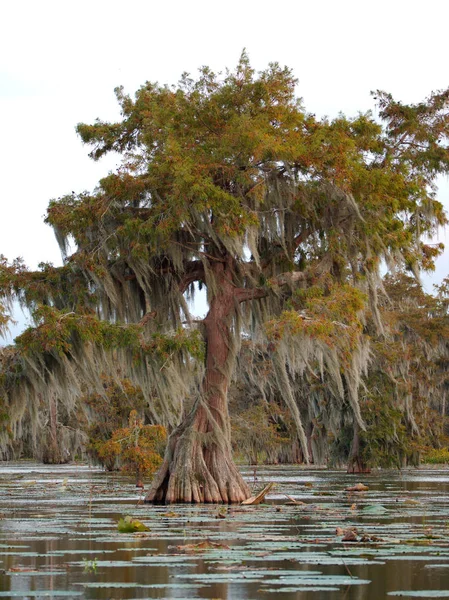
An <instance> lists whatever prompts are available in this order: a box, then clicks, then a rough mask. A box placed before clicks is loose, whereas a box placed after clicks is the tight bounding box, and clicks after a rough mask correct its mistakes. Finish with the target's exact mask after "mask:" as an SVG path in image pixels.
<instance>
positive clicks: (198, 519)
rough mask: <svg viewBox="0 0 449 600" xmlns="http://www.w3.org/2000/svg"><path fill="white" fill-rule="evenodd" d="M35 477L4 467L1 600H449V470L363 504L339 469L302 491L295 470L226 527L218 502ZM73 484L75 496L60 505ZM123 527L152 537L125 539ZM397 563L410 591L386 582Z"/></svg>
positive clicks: (123, 481)
mask: <svg viewBox="0 0 449 600" xmlns="http://www.w3.org/2000/svg"><path fill="white" fill-rule="evenodd" d="M15 469H17V470H15ZM27 469H28V471H27V470H26V469H25V468H24V465H23V464H22V463H21V464H18V465H17V467H16V466H15V465H13V464H10V465H8V470H9V472H8V473H4V472H3V471H0V512H1V513H2V514H4V517H3V519H2V521H1V523H0V589H1V590H2V593H1V594H0V598H5V597H10V598H15V597H23V598H30V599H31V598H33V599H34V598H38V599H40V598H45V597H48V594H49V591H48V590H53V591H52V596H51V597H54V598H58V596H65V597H74V598H75V597H78V596H83V597H86V598H94V597H95V598H99V599H101V598H118V597H120V598H122V599H123V600H131V598H136V597H139V596H141V597H152V598H166V597H169V596H170V597H174V596H173V594H175V595H176V597H178V596H179V597H180V596H183V597H186V598H195V597H198V596H201V593H200V591H199V590H200V589H202V588H207V594H206V595H207V596H208V597H216V598H222V597H225V596H227V597H239V598H242V600H244V599H246V598H248V599H250V598H259V597H267V598H268V597H270V596H271V595H276V597H277V596H278V595H279V597H280V598H282V600H297V594H298V593H301V600H303V599H304V600H311V599H313V600H317V598H318V597H320V598H321V595H320V594H322V595H323V598H325V599H326V600H340V598H341V597H342V595H343V594H346V597H347V598H348V600H351V599H353V598H356V597H360V596H357V595H356V590H357V589H359V590H361V591H360V592H357V593H362V594H363V598H364V600H365V599H366V600H377V599H378V598H381V597H386V596H387V594H389V595H391V596H403V597H405V598H407V597H410V598H412V597H418V598H419V597H421V598H439V597H440V598H444V597H448V596H447V592H446V591H445V590H447V589H449V524H448V518H447V514H448V513H449V471H423V470H419V471H406V472H403V473H400V472H388V473H381V472H379V473H373V474H371V475H367V476H366V478H365V484H366V485H367V486H368V487H369V492H368V493H366V494H360V493H359V494H358V495H357V497H356V499H354V496H351V497H349V496H348V492H347V491H346V489H347V488H348V487H351V485H353V480H352V479H351V477H350V476H348V475H346V474H343V473H341V472H337V471H334V472H332V471H310V472H307V480H311V481H313V487H306V486H305V485H304V481H305V479H306V478H305V476H304V471H301V470H300V469H298V467H282V468H280V467H269V468H259V472H258V478H259V481H258V482H256V484H257V487H258V488H259V489H261V488H263V487H264V485H265V483H266V482H267V481H276V489H275V490H274V492H273V493H271V494H269V495H268V496H267V497H266V499H265V501H264V502H265V503H264V504H261V505H258V506H257V505H249V506H237V505H236V506H229V507H226V508H225V509H224V510H223V514H224V516H225V518H224V519H221V518H217V507H216V506H211V505H177V506H176V507H173V509H170V510H168V509H167V507H166V506H148V505H138V504H137V500H138V494H139V492H138V490H136V488H135V482H134V481H131V480H130V479H127V478H126V477H124V476H123V475H117V474H111V473H105V472H103V471H100V470H97V469H92V470H90V471H89V470H85V469H84V467H80V471H79V473H82V476H77V475H78V472H77V470H78V467H76V466H69V465H67V466H65V467H64V468H61V467H55V468H54V469H55V471H53V470H52V469H53V468H50V467H46V466H40V465H34V464H29V465H28V467H27ZM32 470H33V473H32V474H31V471H32ZM18 474H23V475H24V477H23V478H21V479H19V478H18V477H17V475H18ZM244 474H246V475H247V479H248V480H249V479H250V477H251V475H252V470H249V469H248V471H247V472H246V471H244ZM65 479H67V482H68V483H67V486H71V487H73V489H72V490H71V491H70V492H64V495H63V496H61V495H59V496H57V495H56V494H54V493H53V492H54V490H57V489H58V488H60V486H61V484H62V483H63V481H64V480H65ZM29 480H32V481H33V482H34V483H33V486H31V487H30V486H24V483H25V482H26V481H29ZM49 481H51V482H52V483H53V485H52V486H49ZM73 481H77V482H78V483H77V485H76V486H75V485H73V486H72V484H71V482H73ZM111 482H114V485H113V486H112V484H111ZM93 488H95V489H97V490H104V493H99V494H92V493H91V490H92V489H93ZM31 490H33V493H32V495H31ZM61 498H63V499H61ZM290 498H293V499H294V500H295V502H292V501H291V499H290ZM411 500H413V502H412V501H411ZM354 504H355V506H354ZM123 515H126V516H125V517H124V516H123ZM120 520H121V521H123V523H124V524H136V523H140V524H142V525H143V526H144V527H145V530H143V531H139V530H138V529H134V527H133V530H132V531H129V532H125V533H119V532H118V531H117V524H118V523H119V522H120ZM346 532H354V538H355V539H353V540H352V541H349V540H348V541H345V540H344V537H345V535H346ZM393 565H394V567H393V568H394V569H398V570H400V571H401V583H400V585H401V588H407V587H408V586H407V585H406V584H407V582H410V588H413V592H409V591H406V590H405V591H399V590H397V589H396V588H397V587H398V585H397V583H395V581H396V580H391V579H388V577H387V578H385V577H384V576H383V575H382V574H383V573H387V572H389V569H391V567H392V566H393ZM19 586H20V587H19ZM223 586H226V587H225V588H224V587H223ZM420 589H421V590H423V591H419V590H420ZM22 590H23V591H22ZM58 590H61V593H59V591H58ZM176 590H178V592H176ZM351 590H354V591H351ZM351 594H352V595H351ZM445 594H446V595H445ZM46 595H47V596H46Z"/></svg>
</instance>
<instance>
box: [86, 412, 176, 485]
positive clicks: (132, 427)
mask: <svg viewBox="0 0 449 600" xmlns="http://www.w3.org/2000/svg"><path fill="white" fill-rule="evenodd" d="M166 438H167V433H166V430H165V428H164V427H162V425H144V424H143V421H142V420H141V419H139V418H138V416H137V411H135V410H132V411H131V412H130V414H129V425H128V427H121V428H119V429H116V430H115V431H113V432H112V435H111V437H110V438H109V439H107V440H105V441H102V440H96V441H94V442H92V443H91V445H92V446H93V449H94V451H95V454H96V455H97V457H98V460H99V461H100V462H101V463H103V464H105V465H106V466H110V465H111V464H119V465H121V470H122V471H123V472H125V473H130V474H134V475H136V477H137V478H140V477H143V476H149V475H152V474H153V473H154V472H155V471H156V470H157V469H158V467H159V466H160V464H161V462H162V455H163V452H164V449H165V441H166Z"/></svg>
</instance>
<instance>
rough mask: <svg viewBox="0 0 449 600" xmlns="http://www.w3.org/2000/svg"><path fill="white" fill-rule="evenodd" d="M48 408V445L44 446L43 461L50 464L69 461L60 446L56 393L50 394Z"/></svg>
mask: <svg viewBox="0 0 449 600" xmlns="http://www.w3.org/2000/svg"><path fill="white" fill-rule="evenodd" d="M48 408H49V410H48V413H49V428H48V432H47V440H46V446H45V448H44V454H43V457H42V462H44V463H46V464H50V465H57V464H61V463H63V462H67V461H64V460H63V458H62V453H61V449H60V447H59V439H58V403H57V400H56V398H55V396H54V395H51V396H50V399H49V406H48Z"/></svg>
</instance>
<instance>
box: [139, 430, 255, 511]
mask: <svg viewBox="0 0 449 600" xmlns="http://www.w3.org/2000/svg"><path fill="white" fill-rule="evenodd" d="M208 436H209V437H211V439H208V440H207V441H205V439H204V438H206V439H207V437H208ZM214 437H215V436H214V435H213V434H211V433H206V434H200V433H199V432H198V430H197V429H196V428H195V427H194V424H190V426H189V425H188V426H184V427H183V426H182V425H181V426H180V427H178V429H177V430H175V431H174V432H173V433H172V435H171V436H170V439H169V442H168V447H167V451H166V453H165V457H164V462H163V463H162V466H161V468H160V469H159V471H158V473H157V474H156V476H155V478H154V480H153V482H152V484H151V488H150V490H149V492H148V494H147V496H146V498H145V502H146V503H152V504H175V503H214V504H236V503H241V502H243V500H246V499H247V498H249V497H250V496H251V493H250V490H249V488H248V485H247V484H246V482H245V481H244V480H243V478H242V476H241V474H240V473H239V471H238V470H237V468H236V466H235V464H234V461H233V459H232V455H231V448H230V444H229V443H228V442H227V440H225V439H219V440H218V441H214V439H213V438H214ZM202 438H203V439H202Z"/></svg>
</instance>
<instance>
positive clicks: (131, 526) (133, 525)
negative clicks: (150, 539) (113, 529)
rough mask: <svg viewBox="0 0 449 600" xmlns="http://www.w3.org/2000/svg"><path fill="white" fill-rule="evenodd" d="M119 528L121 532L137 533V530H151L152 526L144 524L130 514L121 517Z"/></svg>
mask: <svg viewBox="0 0 449 600" xmlns="http://www.w3.org/2000/svg"><path fill="white" fill-rule="evenodd" d="M117 529H118V530H119V532H120V533H136V532H137V531H150V528H149V527H147V526H146V525H144V524H143V523H142V522H141V521H139V520H138V519H133V518H132V517H130V516H129V515H127V516H126V517H122V518H121V519H119V521H118V523H117Z"/></svg>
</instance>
